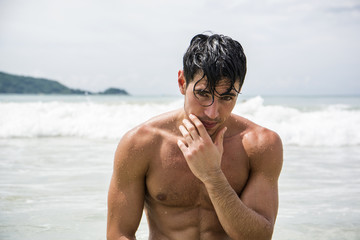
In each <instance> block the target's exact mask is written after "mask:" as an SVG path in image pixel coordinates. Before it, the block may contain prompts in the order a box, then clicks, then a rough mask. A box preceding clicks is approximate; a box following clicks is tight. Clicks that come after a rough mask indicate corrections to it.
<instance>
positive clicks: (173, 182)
mask: <svg viewBox="0 0 360 240" xmlns="http://www.w3.org/2000/svg"><path fill="white" fill-rule="evenodd" d="M171 116H172V115H171V114H169V115H168V116H167V117H164V119H163V120H159V119H156V121H153V122H154V123H156V124H154V125H152V123H151V122H150V123H149V126H150V127H151V128H153V130H152V131H151V132H153V134H156V135H157V136H156V137H155V138H154V142H153V143H151V144H150V145H149V148H151V153H152V154H151V155H150V156H149V166H148V171H147V175H146V195H145V210H146V214H147V218H148V223H149V227H150V236H149V239H157V240H158V239H159V240H161V239H208V240H211V239H229V237H228V236H227V235H226V233H225V232H224V230H223V228H222V227H221V225H220V223H219V221H218V219H217V216H216V213H215V210H214V208H213V206H212V203H211V201H210V199H209V196H208V194H207V191H206V189H205V187H204V185H203V183H202V182H201V181H200V180H198V179H197V178H196V177H195V176H194V175H193V173H192V172H191V171H190V169H189V167H188V165H187V163H186V161H185V159H184V157H183V155H182V153H181V151H180V149H179V148H178V146H177V144H176V142H177V140H178V139H179V138H181V136H180V132H179V131H177V127H176V126H174V124H173V123H175V121H169V119H171ZM236 122H239V123H238V124H239V126H238V128H239V131H235V134H234V135H232V136H228V137H225V138H224V154H223V158H222V162H221V168H222V170H223V172H224V174H225V176H226V178H227V179H228V181H229V184H230V185H231V186H232V188H233V189H234V190H235V192H236V193H237V194H238V195H239V196H240V194H241V192H242V190H243V189H244V187H245V185H246V182H247V180H248V177H249V173H250V164H249V158H248V156H247V153H246V151H245V149H244V145H243V137H244V134H245V133H246V131H247V128H248V127H245V126H246V125H247V124H241V121H238V120H236Z"/></svg>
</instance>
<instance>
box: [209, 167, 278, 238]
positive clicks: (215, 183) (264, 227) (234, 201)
mask: <svg viewBox="0 0 360 240" xmlns="http://www.w3.org/2000/svg"><path fill="white" fill-rule="evenodd" d="M204 184H205V187H206V189H207V191H208V194H209V197H210V199H211V202H212V204H213V206H214V208H215V211H216V214H217V216H218V218H219V221H220V223H221V225H222V226H223V228H224V230H225V231H226V233H227V234H228V235H229V236H230V237H231V238H232V239H271V236H272V232H273V224H272V223H271V222H270V221H268V220H267V219H266V218H265V217H264V216H262V215H260V214H258V213H257V212H255V211H254V210H252V209H250V208H248V207H247V206H246V205H245V204H244V203H243V202H242V201H241V199H240V198H239V197H238V195H237V194H236V192H235V191H234V190H233V189H232V187H231V186H230V184H229V182H228V181H227V179H226V177H225V175H224V174H223V172H222V171H221V170H220V171H219V172H216V173H215V174H213V176H212V177H209V178H207V179H206V180H205V181H204Z"/></svg>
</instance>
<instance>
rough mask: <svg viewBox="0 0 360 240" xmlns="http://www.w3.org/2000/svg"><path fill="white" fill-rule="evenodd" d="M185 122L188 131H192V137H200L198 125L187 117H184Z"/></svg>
mask: <svg viewBox="0 0 360 240" xmlns="http://www.w3.org/2000/svg"><path fill="white" fill-rule="evenodd" d="M183 123H184V125H185V127H186V129H187V130H188V132H189V133H190V135H191V137H192V139H194V140H196V139H199V133H198V131H197V129H196V127H195V126H194V125H193V124H192V123H191V122H190V121H189V120H187V119H184V120H183Z"/></svg>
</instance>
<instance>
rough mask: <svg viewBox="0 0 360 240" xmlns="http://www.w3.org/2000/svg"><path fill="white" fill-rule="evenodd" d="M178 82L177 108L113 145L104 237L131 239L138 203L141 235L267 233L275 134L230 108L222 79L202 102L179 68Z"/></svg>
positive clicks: (277, 145) (274, 200)
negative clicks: (144, 222)
mask: <svg viewBox="0 0 360 240" xmlns="http://www.w3.org/2000/svg"><path fill="white" fill-rule="evenodd" d="M197 77H199V76H197ZM194 78H195V77H194ZM178 80H179V87H180V91H181V92H182V93H183V94H184V95H185V103H184V108H182V109H178V110H175V111H173V112H169V113H166V114H163V115H160V116H157V117H155V118H153V119H151V120H149V121H148V122H146V123H144V124H141V125H140V126H138V127H136V128H134V129H132V130H130V131H129V132H128V133H127V134H126V135H125V136H124V137H123V138H122V140H121V141H120V143H119V145H118V148H117V151H116V154H115V161H114V172H113V176H112V180H111V184H110V189H109V196H108V234H107V237H108V239H135V238H134V237H135V232H136V229H137V227H138V225H139V222H140V219H141V214H142V211H143V207H144V206H145V212H146V215H147V219H148V223H149V232H150V236H149V239H189V240H191V239H209V240H211V239H269V238H271V234H272V230H273V226H274V223H275V219H276V214H277V208H278V192H277V179H278V177H279V174H280V170H281V165H282V146H281V141H280V139H279V137H278V136H277V135H276V134H275V133H274V132H272V131H270V130H268V129H265V128H263V127H260V126H259V125H256V124H255V123H253V122H251V121H249V120H247V119H245V118H242V117H240V116H236V115H234V114H231V111H232V109H233V107H234V105H235V102H236V97H234V98H228V96H222V95H221V94H222V93H227V92H228V91H227V90H228V86H227V84H226V81H224V82H223V83H224V84H223V85H222V84H219V86H218V88H217V91H218V92H219V93H220V95H219V96H215V98H214V103H213V104H212V105H211V106H209V107H204V106H202V105H201V104H199V101H198V99H197V98H196V97H195V96H194V94H193V84H194V82H191V83H190V84H189V86H186V84H185V82H184V81H183V80H184V79H183V75H182V72H181V71H180V72H179V79H178ZM199 86H200V87H201V86H202V85H199ZM203 86H205V85H203ZM225 95H226V94H225ZM233 95H234V94H233ZM235 95H236V94H235Z"/></svg>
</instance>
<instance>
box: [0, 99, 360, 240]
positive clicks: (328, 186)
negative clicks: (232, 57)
mask: <svg viewBox="0 0 360 240" xmlns="http://www.w3.org/2000/svg"><path fill="white" fill-rule="evenodd" d="M182 104H183V99H182V97H181V96H174V97H172V96H162V97H161V96H157V97H153V96H147V97H145V96H104V95H103V96H100V95H99V96H97V95H87V96H85V95H84V96H75V95H70V96H61V95H0V239H1V240H17V239H19V240H20V239H28V240H31V239H36V240H45V239H46V240H48V239H52V240H54V239H68V240H71V239H74V240H75V239H76V240H82V239H84V240H85V239H89V240H90V239H91V240H104V239H106V215H107V202H106V201H107V190H108V186H109V182H110V177H111V174H112V165H113V156H114V152H115V149H116V147H117V144H118V142H119V140H120V138H121V137H122V135H123V134H124V133H125V132H126V131H128V130H129V129H131V128H133V127H135V126H136V125H138V124H140V123H142V122H144V121H146V120H147V119H149V118H151V117H152V116H155V115H158V114H160V113H163V112H166V111H170V110H173V109H175V108H180V107H182ZM233 112H234V113H236V114H239V115H242V116H244V117H246V118H248V119H250V120H252V121H254V122H256V123H258V124H260V125H262V126H265V127H267V128H269V129H272V130H274V131H276V132H277V133H278V134H279V135H280V137H281V138H282V141H283V144H284V165H283V169H282V173H281V176H280V179H279V198H280V202H279V213H278V217H277V222H276V225H275V230H274V235H273V239H275V240H288V239H291V240H297V239H299V240H300V239H304V240H308V239H317V240H322V239H324V240H325V239H326V240H329V239H334V240H335V239H336V240H338V239H349V240H350V239H351V240H353V239H354V240H355V239H360V187H359V186H360V96H306V97H305V96H242V95H240V96H239V99H238V103H237V105H236V107H235V108H234V111H233ZM147 236H148V228H147V224H146V219H145V217H143V219H142V221H141V223H140V226H139V229H138V232H137V238H138V239H140V240H145V239H147Z"/></svg>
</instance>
